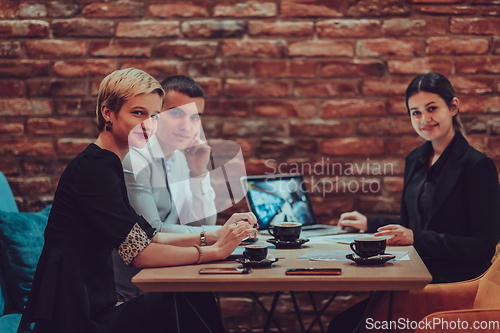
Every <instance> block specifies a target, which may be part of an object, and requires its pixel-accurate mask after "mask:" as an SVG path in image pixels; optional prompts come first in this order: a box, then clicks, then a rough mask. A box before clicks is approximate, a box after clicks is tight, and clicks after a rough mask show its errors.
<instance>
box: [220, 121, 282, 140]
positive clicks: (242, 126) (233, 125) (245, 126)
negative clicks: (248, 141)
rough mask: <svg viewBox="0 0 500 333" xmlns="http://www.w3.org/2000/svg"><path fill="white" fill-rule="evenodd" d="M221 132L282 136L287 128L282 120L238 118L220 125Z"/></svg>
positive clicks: (240, 135) (242, 135)
mask: <svg viewBox="0 0 500 333" xmlns="http://www.w3.org/2000/svg"><path fill="white" fill-rule="evenodd" d="M222 134H223V135H228V136H238V137H248V136H256V137H259V136H283V135H286V134H287V128H286V127H285V126H284V124H283V122H279V123H278V122H276V123H273V122H269V121H262V120H246V119H245V120H238V121H226V122H224V124H223V125H222Z"/></svg>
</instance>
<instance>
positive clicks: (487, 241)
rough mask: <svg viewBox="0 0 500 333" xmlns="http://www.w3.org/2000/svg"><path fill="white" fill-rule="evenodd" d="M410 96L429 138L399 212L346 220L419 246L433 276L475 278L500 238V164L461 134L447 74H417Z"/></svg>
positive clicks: (411, 159)
mask: <svg viewBox="0 0 500 333" xmlns="http://www.w3.org/2000/svg"><path fill="white" fill-rule="evenodd" d="M405 100H406V107H407V109H408V115H409V117H410V120H411V124H412V126H413V128H414V129H415V132H417V134H418V135H419V136H420V137H422V138H423V139H424V140H426V141H427V142H426V143H425V144H424V145H423V146H421V147H419V148H417V149H415V150H413V151H412V152H411V153H410V154H409V155H408V156H407V157H406V162H405V172H404V186H403V194H402V198H401V211H400V216H399V218H387V217H368V218H367V217H366V216H364V215H362V214H361V213H358V212H349V213H344V214H342V215H341V218H340V220H339V225H340V226H342V227H347V226H349V227H354V228H357V229H360V230H364V231H367V232H375V234H374V236H392V238H390V239H388V241H387V244H388V245H413V246H414V247H415V249H416V250H417V252H418V254H419V255H420V257H421V258H422V260H423V262H424V263H425V265H426V267H427V269H428V270H429V272H430V273H431V275H432V282H433V283H447V282H456V281H464V280H469V279H473V278H475V277H477V276H479V275H481V274H482V273H483V272H485V271H486V270H487V269H488V267H489V266H490V265H491V258H492V257H493V255H494V253H495V246H496V245H497V243H498V241H499V239H500V188H499V184H498V173H497V170H496V168H495V164H494V163H493V161H492V160H491V159H490V158H489V157H487V156H486V155H485V154H483V153H481V152H479V151H477V150H476V149H474V148H472V147H471V146H470V145H469V143H468V142H467V140H466V139H465V137H464V135H463V134H462V133H463V127H462V124H461V123H460V120H459V118H458V113H459V106H460V102H459V100H458V98H457V96H456V94H455V91H454V89H453V87H452V85H451V83H450V81H449V80H448V79H447V78H446V77H444V76H443V75H441V74H439V73H435V72H431V73H428V74H425V75H419V76H417V77H416V78H414V79H413V81H412V82H411V83H410V85H409V86H408V88H407V90H406V97H405ZM364 304H365V305H366V302H365V303H364ZM357 307H359V308H364V307H363V305H359V306H357ZM350 310H351V309H350ZM350 310H348V311H350ZM350 312H352V313H357V314H359V313H360V312H361V314H362V311H357V312H356V311H352V310H351V311H350ZM338 317H339V320H341V315H339V316H338ZM342 322H345V320H342ZM339 327H340V323H336V319H334V321H332V323H331V325H330V328H329V332H336V331H338V332H343V331H342V330H337V329H338V328H339Z"/></svg>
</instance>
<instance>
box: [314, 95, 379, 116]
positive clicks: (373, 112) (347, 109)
mask: <svg viewBox="0 0 500 333" xmlns="http://www.w3.org/2000/svg"><path fill="white" fill-rule="evenodd" d="M385 108H386V103H385V101H383V100H360V99H346V100H332V101H325V102H323V104H322V105H321V112H322V115H323V116H322V118H324V119H333V118H343V117H359V116H378V115H383V114H385Z"/></svg>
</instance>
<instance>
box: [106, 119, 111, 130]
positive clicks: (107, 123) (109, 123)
mask: <svg viewBox="0 0 500 333" xmlns="http://www.w3.org/2000/svg"><path fill="white" fill-rule="evenodd" d="M106 131H108V132H111V120H108V121H107V122H106Z"/></svg>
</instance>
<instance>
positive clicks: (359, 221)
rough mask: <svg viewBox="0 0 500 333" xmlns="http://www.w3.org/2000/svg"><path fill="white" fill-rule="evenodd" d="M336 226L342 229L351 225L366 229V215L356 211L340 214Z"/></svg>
mask: <svg viewBox="0 0 500 333" xmlns="http://www.w3.org/2000/svg"><path fill="white" fill-rule="evenodd" d="M338 226H339V227H341V228H342V229H344V228H345V227H353V228H356V229H359V230H363V231H366V230H367V229H368V225H367V219H366V216H364V215H363V214H361V213H358V212H356V211H354V212H348V213H343V214H342V215H340V220H339V223H338Z"/></svg>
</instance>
